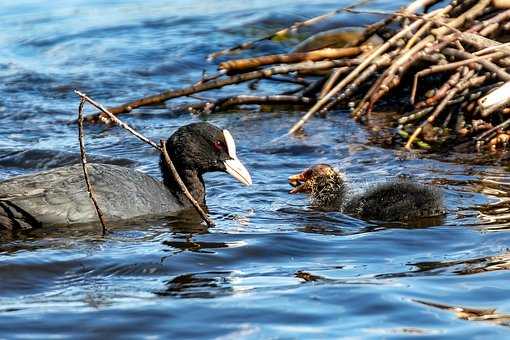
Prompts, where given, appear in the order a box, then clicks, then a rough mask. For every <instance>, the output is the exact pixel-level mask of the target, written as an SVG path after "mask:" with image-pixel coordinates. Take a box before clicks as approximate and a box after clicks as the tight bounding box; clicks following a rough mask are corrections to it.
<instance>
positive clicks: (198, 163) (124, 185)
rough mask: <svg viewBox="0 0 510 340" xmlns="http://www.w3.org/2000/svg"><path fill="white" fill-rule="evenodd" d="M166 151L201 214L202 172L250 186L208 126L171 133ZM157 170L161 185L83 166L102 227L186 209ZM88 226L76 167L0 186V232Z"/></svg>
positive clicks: (88, 209) (227, 146)
mask: <svg viewBox="0 0 510 340" xmlns="http://www.w3.org/2000/svg"><path fill="white" fill-rule="evenodd" d="M166 146H167V150H168V152H169V153H170V157H171V158H172V161H173V162H174V165H175V167H176V169H177V171H178V173H179V175H180V177H181V178H182V180H183V181H184V183H185V184H186V186H187V187H188V189H189V190H190V192H191V194H192V195H193V197H194V198H195V199H196V200H197V202H198V203H199V204H200V205H201V206H202V207H204V208H205V207H206V204H205V187H204V180H203V178H202V175H203V174H204V173H205V172H212V171H223V172H227V173H229V174H230V175H232V176H233V177H234V178H236V179H237V180H239V181H240V182H242V183H243V184H246V185H251V177H250V174H249V172H248V170H247V169H246V168H245V167H244V166H243V164H242V163H241V162H240V161H239V159H238V158H237V155H236V147H235V143H234V139H233V138H232V135H231V134H230V132H229V131H228V130H221V129H219V128H218V127H216V126H214V125H211V124H208V123H193V124H189V125H186V126H183V127H180V128H179V129H177V131H175V133H174V134H173V135H172V136H171V137H170V138H169V139H168V140H167V141H166ZM160 168H161V173H162V175H163V182H160V181H157V180H156V179H154V178H152V177H150V176H148V175H146V174H143V173H141V172H139V171H136V170H132V169H128V168H124V167H120V166H116V165H109V164H89V165H88V169H89V175H90V176H89V177H90V180H91V182H92V185H93V186H94V190H95V196H96V199H97V201H98V204H99V206H100V208H101V210H102V211H103V214H104V217H105V219H106V221H109V222H112V221H117V220H127V219H133V218H137V217H142V216H164V215H170V214H172V213H175V212H178V211H180V210H183V209H187V208H190V207H191V203H189V201H188V200H187V198H186V197H185V196H184V194H182V193H181V190H180V189H179V186H178V185H177V183H176V182H175V180H174V177H173V176H172V173H171V172H170V170H169V169H168V168H167V165H166V163H165V161H164V160H163V159H160ZM92 221H97V215H96V211H95V209H94V207H93V205H92V204H91V201H90V198H89V196H88V193H87V191H86V188H85V181H84V177H83V171H82V167H81V165H80V164H76V165H72V166H65V167H60V168H56V169H53V170H50V171H45V172H40V173H36V174H31V175H25V176H19V177H13V178H10V179H8V180H6V181H3V182H0V227H4V228H9V229H17V228H22V229H29V228H33V227H36V226H41V225H48V224H51V225H71V224H75V223H88V222H92Z"/></svg>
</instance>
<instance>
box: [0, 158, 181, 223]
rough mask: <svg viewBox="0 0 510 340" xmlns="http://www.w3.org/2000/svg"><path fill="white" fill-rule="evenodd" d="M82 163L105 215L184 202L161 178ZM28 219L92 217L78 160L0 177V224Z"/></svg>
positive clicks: (127, 215)
mask: <svg viewBox="0 0 510 340" xmlns="http://www.w3.org/2000/svg"><path fill="white" fill-rule="evenodd" d="M88 169H89V171H88V172H89V177H90V179H91V183H92V185H93V188H94V191H95V197H96V199H97V201H98V205H99V207H100V208H101V210H102V212H103V214H104V216H105V219H106V220H107V221H117V220H124V219H131V218H136V217H142V216H148V215H166V214H169V213H171V212H175V211H178V210H181V209H183V208H184V206H183V205H182V204H181V203H180V202H178V200H177V199H176V197H175V196H173V195H172V193H171V192H170V191H169V190H168V189H167V188H166V187H165V186H164V185H163V184H162V183H161V182H159V181H157V180H155V179H154V178H152V177H150V176H148V175H146V174H143V173H141V172H139V171H136V170H132V169H129V168H124V167H120V166H116V165H110V164H89V165H88ZM13 219H14V220H13ZM31 219H33V220H35V221H37V222H38V223H40V224H42V225H46V224H52V225H69V224H75V223H88V222H93V221H97V214H96V211H95V209H94V206H93V205H92V201H91V200H90V197H89V195H88V193H87V190H86V186H85V181H84V176H83V171H82V167H81V165H80V164H76V165H72V166H66V167H61V168H57V169H53V170H50V171H46V172H41V173H37V174H31V175H25V176H19V177H13V178H11V179H8V180H6V181H4V182H0V226H1V225H2V224H4V226H7V227H25V225H24V223H25V222H26V223H28V224H30V221H32V220H31ZM6 221H7V222H6ZM9 221H10V223H11V224H12V225H8V222H9ZM32 222H33V221H32ZM17 223H18V224H19V225H16V224H17Z"/></svg>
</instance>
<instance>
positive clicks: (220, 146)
mask: <svg viewBox="0 0 510 340" xmlns="http://www.w3.org/2000/svg"><path fill="white" fill-rule="evenodd" d="M213 146H214V148H215V149H216V150H217V151H224V150H225V149H224V146H223V143H222V142H221V141H220V140H217V141H216V142H214V143H213Z"/></svg>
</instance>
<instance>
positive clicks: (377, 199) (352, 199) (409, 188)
mask: <svg viewBox="0 0 510 340" xmlns="http://www.w3.org/2000/svg"><path fill="white" fill-rule="evenodd" d="M289 183H290V184H291V185H292V186H293V187H294V188H293V189H292V190H291V191H290V193H309V194H310V196H311V203H312V205H313V206H314V207H318V208H320V209H325V210H336V211H342V212H344V213H346V214H350V215H354V216H357V217H359V218H362V219H366V220H375V221H389V222H397V221H408V220H413V219H419V218H426V217H437V216H441V215H443V214H444V213H445V209H444V206H443V196H442V193H441V191H440V190H439V189H438V188H435V187H432V186H427V185H423V184H419V183H414V182H411V181H410V180H408V179H398V180H393V181H389V182H385V183H380V184H376V185H373V186H371V187H369V188H368V189H367V190H366V191H364V192H361V193H358V194H354V195H349V189H348V188H347V185H346V182H345V178H344V176H343V174H342V173H340V172H339V171H337V170H335V169H333V168H332V167H331V166H329V165H327V164H317V165H314V166H312V167H311V168H309V169H306V170H305V171H303V172H302V173H300V174H297V175H294V176H291V177H289Z"/></svg>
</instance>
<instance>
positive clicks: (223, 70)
mask: <svg viewBox="0 0 510 340" xmlns="http://www.w3.org/2000/svg"><path fill="white" fill-rule="evenodd" d="M358 5H359V4H355V5H352V6H348V7H345V8H341V9H338V10H335V11H333V12H329V13H326V14H324V15H321V16H318V17H315V18H311V19H309V20H305V21H303V22H299V23H295V24H294V25H292V26H291V27H288V28H285V29H282V30H279V31H277V32H274V33H272V34H270V35H268V36H265V37H262V38H260V39H256V40H253V41H250V42H247V43H243V44H240V45H238V46H234V47H233V48H230V49H226V50H222V51H219V52H216V53H213V54H212V55H211V56H210V59H215V58H216V57H219V56H223V57H226V56H227V55H228V54H232V53H236V52H239V51H241V50H247V49H250V48H252V47H253V46H255V45H256V44H262V43H264V41H267V40H270V39H274V40H277V39H283V38H286V37H288V36H289V35H291V34H294V33H295V32H297V31H298V30H299V29H301V28H303V27H309V26H311V25H314V24H316V23H318V22H321V21H323V20H327V19H328V18H331V17H333V16H335V15H337V14H339V13H351V14H352V15H378V16H381V15H383V16H385V17H384V18H383V19H381V20H380V21H378V22H375V23H373V24H371V25H369V26H367V27H366V28H365V29H362V30H360V32H359V34H357V35H355V37H354V38H353V39H352V40H350V41H343V42H341V44H340V42H338V44H334V46H345V47H341V48H318V49H316V50H309V51H304V52H301V51H300V52H292V51H290V52H288V53H282V54H273V55H266V56H255V57H252V58H243V59H231V60H226V61H222V62H221V63H219V65H218V68H219V72H218V73H217V74H214V75H211V76H205V77H203V79H200V80H199V81H198V82H196V83H195V84H193V85H191V86H187V87H183V88H181V89H176V90H169V91H164V92H161V93H159V94H156V95H152V96H148V97H144V98H140V99H138V100H133V101H131V102H129V103H126V104H122V105H119V106H116V107H112V108H110V109H109V111H110V112H111V113H112V114H114V115H118V114H122V113H129V112H131V111H132V110H134V109H136V108H139V107H143V106H146V105H155V104H161V103H163V102H166V101H168V100H171V99H174V98H178V97H188V98H189V97H193V99H195V100H199V102H198V103H190V104H187V105H186V107H187V108H189V109H190V110H191V111H193V112H198V113H212V112H215V111H218V110H224V109H226V108H230V107H232V106H239V105H252V104H256V105H265V104H267V105H277V104H281V103H284V104H299V105H304V106H309V109H308V111H307V112H306V113H304V114H303V115H302V117H301V118H300V119H299V120H298V121H297V122H295V123H294V124H293V125H292V127H290V129H289V132H288V135H292V134H293V133H295V132H297V131H299V130H300V129H302V128H303V127H304V125H305V124H306V122H307V121H308V120H309V119H311V118H312V117H314V116H315V115H324V114H327V112H329V111H331V110H334V109H351V108H352V110H351V115H352V117H353V118H354V119H357V120H359V121H360V122H361V123H367V124H369V123H370V121H371V118H372V117H373V115H374V114H376V113H375V111H386V110H392V109H393V107H394V106H393V107H392V106H391V105H388V104H387V103H391V102H397V103H398V104H397V106H398V108H399V111H398V112H396V114H395V120H394V125H391V126H388V127H387V128H390V129H393V130H392V131H394V132H395V136H396V138H395V141H397V142H399V143H401V144H403V145H405V147H406V148H407V149H411V148H413V147H418V148H421V149H434V148H435V147H441V145H443V143H452V142H453V143H455V142H458V143H465V142H466V139H470V140H471V141H473V142H475V143H476V144H477V146H478V148H479V149H483V148H484V146H486V147H487V148H488V149H489V150H494V149H495V148H496V149H497V148H500V147H503V146H505V145H506V144H507V143H506V140H507V137H506V136H507V135H510V131H509V130H507V129H510V122H508V121H507V120H506V118H503V117H504V115H505V114H507V113H508V112H510V95H507V94H506V93H507V92H508V91H506V89H507V86H506V85H505V86H504V87H503V88H501V89H499V90H498V87H500V86H501V85H502V83H507V82H510V43H505V42H504V39H503V38H504V36H505V34H506V35H507V34H508V30H510V3H509V2H508V1H506V0H478V1H475V0H466V1H458V0H416V1H414V2H412V3H411V4H409V5H408V6H407V7H405V8H402V9H400V10H398V11H395V12H393V13H386V12H381V11H365V10H360V9H358V8H359V6H358ZM317 36H320V34H319V35H317ZM376 36H377V37H378V38H377V39H378V40H377V39H376V40H377V41H382V43H381V44H375V45H371V44H370V43H369V41H373V40H374V37H376ZM328 43H329V41H328ZM323 46H324V45H323ZM328 46H329V45H328ZM270 65H271V66H270ZM261 80H272V81H279V82H284V83H288V84H289V86H292V87H291V88H289V89H288V90H286V91H284V92H281V93H274V94H270V95H264V96H262V95H260V94H258V93H256V92H255V91H256V90H255V89H253V90H252V91H254V92H255V93H249V94H234V95H232V96H229V97H226V98H216V97H215V96H214V95H212V96H210V98H209V99H204V98H200V97H197V96H196V94H198V93H203V92H210V91H213V90H216V89H220V88H222V87H225V86H234V85H238V84H241V83H248V84H250V85H253V88H255V87H261V86H263V85H264V84H265V82H260V81H261ZM491 91H494V92H493V93H491ZM266 93H267V91H266ZM375 108H376V110H375ZM87 120H88V121H90V122H94V121H103V122H106V123H111V122H112V120H111V118H110V116H109V115H106V114H105V113H104V112H99V113H97V114H95V115H92V116H89V117H87ZM473 144H474V143H473Z"/></svg>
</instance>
